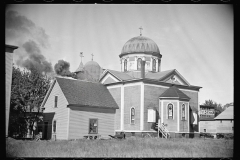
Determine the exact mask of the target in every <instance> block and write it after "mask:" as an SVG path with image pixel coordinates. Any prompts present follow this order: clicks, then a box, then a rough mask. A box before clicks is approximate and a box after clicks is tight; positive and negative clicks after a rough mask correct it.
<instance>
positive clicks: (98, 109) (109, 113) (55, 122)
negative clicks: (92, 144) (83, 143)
mask: <svg viewBox="0 0 240 160" xmlns="http://www.w3.org/2000/svg"><path fill="white" fill-rule="evenodd" d="M41 107H42V108H44V111H43V119H44V127H43V138H44V139H59V140H64V139H65V140H70V139H80V138H83V137H84V136H87V135H92V136H99V135H100V136H101V137H108V135H114V134H115V131H114V121H115V113H116V110H117V109H118V105H117V104H116V102H115V100H114V99H113V97H112V95H111V94H110V93H109V91H108V89H107V88H106V87H105V86H104V85H103V84H100V83H94V82H90V81H82V80H75V79H71V78H63V77H56V79H55V80H54V82H53V83H52V85H51V87H50V89H49V90H48V92H47V94H46V96H45V98H44V101H43V103H42V106H41Z"/></svg>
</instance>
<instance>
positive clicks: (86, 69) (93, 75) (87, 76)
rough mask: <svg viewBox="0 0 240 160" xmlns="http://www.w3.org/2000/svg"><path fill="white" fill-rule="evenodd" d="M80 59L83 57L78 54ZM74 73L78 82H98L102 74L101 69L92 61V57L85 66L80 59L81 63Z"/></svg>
mask: <svg viewBox="0 0 240 160" xmlns="http://www.w3.org/2000/svg"><path fill="white" fill-rule="evenodd" d="M92 56H93V54H92ZM80 57H81V58H82V57H83V54H82V52H81V53H80ZM75 73H76V76H77V79H79V80H87V81H91V82H98V81H99V78H100V75H101V73H102V68H101V67H100V65H99V64H98V63H97V62H95V61H93V57H92V60H91V61H89V62H87V63H86V64H85V65H83V63H82V59H81V63H80V65H79V67H78V69H77V70H76V71H75Z"/></svg>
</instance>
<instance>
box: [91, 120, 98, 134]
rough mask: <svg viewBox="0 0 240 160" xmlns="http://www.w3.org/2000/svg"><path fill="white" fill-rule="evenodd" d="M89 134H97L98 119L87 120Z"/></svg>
mask: <svg viewBox="0 0 240 160" xmlns="http://www.w3.org/2000/svg"><path fill="white" fill-rule="evenodd" d="M89 133H93V134H94V133H98V119H89Z"/></svg>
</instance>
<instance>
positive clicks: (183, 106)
mask: <svg viewBox="0 0 240 160" xmlns="http://www.w3.org/2000/svg"><path fill="white" fill-rule="evenodd" d="M185 112H186V107H185V104H183V105H182V120H185V116H186V115H185Z"/></svg>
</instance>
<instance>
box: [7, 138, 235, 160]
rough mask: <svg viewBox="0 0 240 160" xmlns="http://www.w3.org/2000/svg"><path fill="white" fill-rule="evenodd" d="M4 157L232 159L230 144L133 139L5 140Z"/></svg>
mask: <svg viewBox="0 0 240 160" xmlns="http://www.w3.org/2000/svg"><path fill="white" fill-rule="evenodd" d="M6 151H7V153H6V154H7V157H233V140H223V139H222V140H219V139H205V140H204V139H203V138H195V139H187V138H172V139H162V138H135V137H130V138H127V139H125V140H114V139H112V140H84V139H81V140H76V141H67V140H62V141H60V140H58V141H45V140H42V141H27V140H25V141H24V140H15V139H12V138H7V139H6Z"/></svg>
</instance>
